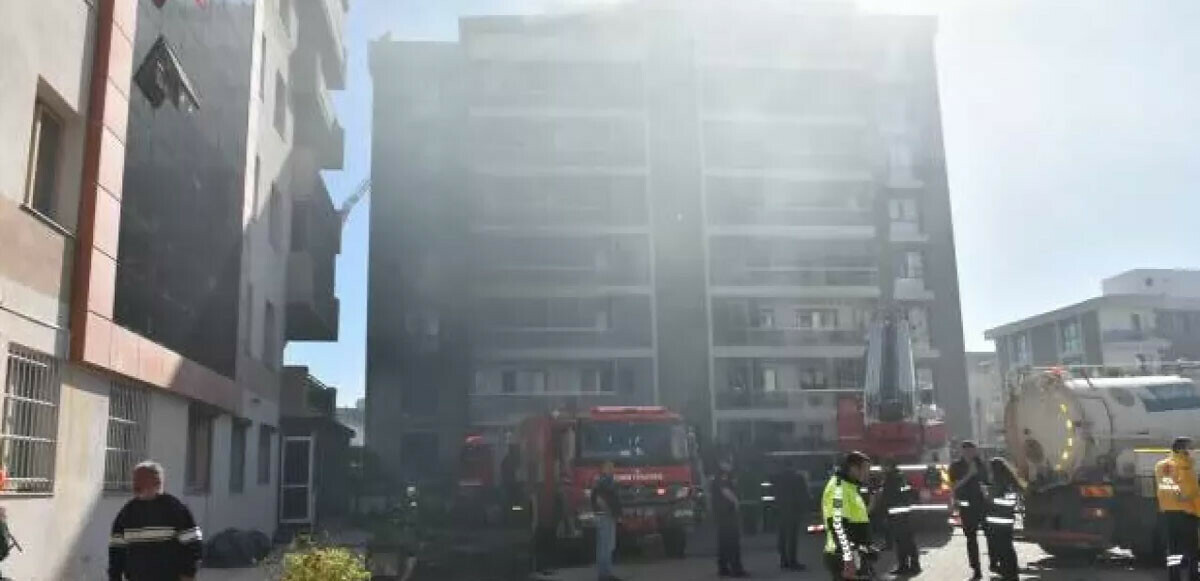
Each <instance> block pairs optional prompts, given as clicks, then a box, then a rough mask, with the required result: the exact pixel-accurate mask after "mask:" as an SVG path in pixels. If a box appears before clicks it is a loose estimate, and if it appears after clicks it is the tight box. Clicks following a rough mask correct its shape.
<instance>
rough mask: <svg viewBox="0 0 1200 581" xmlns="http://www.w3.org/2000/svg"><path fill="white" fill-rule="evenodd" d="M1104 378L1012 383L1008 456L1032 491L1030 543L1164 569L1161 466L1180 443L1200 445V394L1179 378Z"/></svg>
mask: <svg viewBox="0 0 1200 581" xmlns="http://www.w3.org/2000/svg"><path fill="white" fill-rule="evenodd" d="M1096 371H1097V370H1094V369H1093V370H1087V369H1083V370H1080V369H1077V368H1070V369H1068V368H1053V369H1042V370H1033V371H1026V372H1022V373H1021V374H1020V376H1019V377H1017V378H1016V380H1015V381H1012V382H1010V383H1009V386H1010V394H1009V401H1008V405H1007V408H1006V410H1005V439H1006V444H1007V451H1008V455H1009V457H1010V458H1011V460H1013V462H1014V464H1015V465H1016V467H1017V469H1018V472H1019V475H1020V477H1021V478H1022V479H1024V480H1025V481H1026V482H1027V483H1028V485H1029V487H1028V490H1027V493H1026V497H1025V515H1024V536H1025V538H1026V540H1029V541H1032V542H1035V543H1037V544H1038V545H1040V546H1041V547H1042V548H1043V549H1044V550H1046V552H1048V553H1050V554H1052V555H1059V556H1065V555H1074V556H1083V555H1088V554H1095V553H1098V552H1100V551H1104V550H1106V549H1109V548H1113V547H1120V548H1124V549H1128V550H1131V551H1132V552H1133V553H1134V556H1135V557H1137V558H1138V559H1139V560H1143V561H1145V562H1147V563H1161V562H1162V561H1161V558H1160V557H1161V555H1162V554H1163V551H1164V546H1163V540H1162V538H1161V535H1160V534H1159V531H1158V527H1157V515H1158V507H1157V501H1156V496H1155V490H1156V487H1155V480H1154V465H1155V463H1156V462H1158V461H1159V460H1161V459H1162V458H1164V457H1165V455H1166V453H1167V449H1166V446H1168V445H1169V443H1170V441H1171V439H1172V438H1174V437H1175V436H1191V437H1192V438H1195V440H1196V441H1197V442H1200V393H1198V392H1197V389H1196V385H1195V383H1194V382H1193V381H1192V380H1191V379H1189V378H1187V377H1184V376H1181V375H1171V374H1161V375H1141V376H1126V377H1104V378H1093V377H1091V376H1090V375H1091V374H1092V373H1094V372H1096ZM1106 373H1108V372H1106Z"/></svg>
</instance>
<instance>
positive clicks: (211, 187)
mask: <svg viewBox="0 0 1200 581" xmlns="http://www.w3.org/2000/svg"><path fill="white" fill-rule="evenodd" d="M0 16H2V17H3V18H2V19H0V21H2V22H4V23H5V24H4V25H3V27H4V29H5V31H6V32H8V33H11V34H0V39H2V40H0V47H2V48H3V49H4V53H5V54H7V55H13V56H12V58H10V59H8V60H7V61H6V62H7V64H8V65H9V66H6V67H4V69H3V71H2V72H0V77H2V78H3V80H4V82H5V86H6V87H8V90H6V91H5V95H4V98H3V99H2V100H0V126H3V127H5V128H6V129H8V130H9V133H10V134H11V135H14V136H20V138H19V139H13V140H10V142H9V145H8V146H6V147H4V148H2V153H0V160H2V161H0V194H2V195H0V221H2V222H3V224H2V225H0V246H3V247H4V248H7V249H16V250H15V251H13V252H6V253H5V254H4V255H3V257H0V362H2V363H3V364H2V365H0V381H2V383H3V385H4V392H3V399H4V406H5V409H6V410H7V412H6V414H5V418H6V419H4V420H3V421H0V457H2V458H0V463H3V465H4V466H5V468H6V472H7V476H8V478H7V481H6V484H5V487H4V490H2V491H0V496H3V497H4V499H5V508H6V510H7V514H8V520H9V524H10V526H11V527H12V528H13V529H14V530H16V531H19V532H18V534H19V535H20V538H21V541H22V544H23V546H24V547H25V551H26V552H24V553H19V554H15V555H13V556H11V557H10V558H9V559H8V560H7V561H6V562H5V572H6V573H7V574H9V575H12V576H15V577H17V578H30V579H33V578H54V579H90V578H96V577H101V576H103V574H104V573H103V571H104V567H105V564H106V562H107V549H108V547H107V545H108V541H107V537H108V531H109V527H110V525H111V522H112V519H113V517H114V516H115V515H116V512H117V510H119V508H120V507H121V505H122V504H123V503H124V502H125V501H126V500H127V499H128V498H129V489H130V476H131V474H130V473H131V471H132V467H133V466H134V465H135V464H136V463H137V462H139V461H142V460H144V459H155V460H158V461H159V462H161V463H162V464H163V465H164V466H165V468H166V471H167V478H166V488H167V490H168V491H169V492H171V493H172V494H174V495H176V496H177V497H179V498H180V499H182V500H183V501H184V502H185V503H186V504H188V505H189V506H190V507H191V508H192V511H193V513H194V514H195V516H196V518H197V520H198V522H199V524H200V525H201V527H203V528H204V529H206V530H208V531H214V530H216V531H219V530H223V529H225V528H230V527H236V528H242V529H258V530H262V531H264V532H266V533H268V534H271V533H272V531H273V530H274V528H275V525H276V519H277V515H276V510H275V508H276V498H277V496H278V486H279V480H278V475H277V471H276V466H278V463H279V460H280V453H279V452H280V447H279V444H278V442H279V438H278V431H279V430H278V427H279V400H280V395H279V372H280V367H281V361H282V351H283V345H284V336H283V331H284V328H285V326H286V313H285V311H284V305H285V300H286V296H287V292H286V290H287V289H286V288H285V285H286V282H287V281H286V279H287V271H286V265H287V259H286V258H287V256H288V253H289V248H288V243H289V241H290V239H291V237H292V232H291V231H290V229H289V222H290V219H289V213H290V207H291V203H290V196H289V193H290V184H289V183H288V182H289V180H288V179H287V176H288V175H289V171H288V170H287V169H286V168H287V159H288V156H289V150H290V149H291V147H292V133H293V128H294V125H295V124H296V123H297V121H298V120H301V119H302V118H303V116H302V115H297V114H296V112H295V111H294V110H293V109H292V108H291V107H290V100H289V99H288V98H287V94H286V86H287V85H288V79H289V74H288V73H289V71H288V67H287V66H286V64H287V62H288V60H289V55H290V54H291V52H292V50H293V49H295V48H296V46H297V45H296V42H297V39H296V37H295V36H294V33H293V31H294V27H295V25H296V22H295V18H296V16H295V12H294V11H293V10H292V9H291V4H290V3H289V2H286V1H282V0H281V1H279V2H275V1H272V0H257V1H250V0H246V1H239V2H221V3H212V2H210V3H187V2H168V3H159V2H154V1H153V0H97V1H95V2H82V3H81V2H68V1H65V0H52V1H49V2H41V3H15V4H13V5H11V6H9V5H5V7H4V8H0ZM50 30H53V31H55V34H48V33H47V32H46V31H50ZM63 39H75V40H74V41H72V42H66V41H64V40H63ZM268 79H270V80H271V82H267V80H268ZM281 86H282V87H284V89H283V91H282V94H281V90H280V88H279V87H281ZM251 288H253V289H254V290H252V291H251V290H250V289H251ZM330 292H331V291H330ZM47 519H49V520H47Z"/></svg>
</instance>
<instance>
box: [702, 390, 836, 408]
mask: <svg viewBox="0 0 1200 581" xmlns="http://www.w3.org/2000/svg"><path fill="white" fill-rule="evenodd" d="M820 389H822V390H825V389H835V388H820ZM846 390H847V391H850V390H851V388H846ZM836 399H837V398H836V395H834V394H829V393H823V392H822V391H817V390H816V389H813V390H809V389H788V390H775V391H763V390H734V389H726V390H722V391H718V392H717V393H716V400H717V401H716V404H717V409H723V410H738V409H780V408H785V409H802V408H808V409H814V410H828V411H829V412H830V414H832V412H833V410H834V409H835V408H836V406H837V401H836Z"/></svg>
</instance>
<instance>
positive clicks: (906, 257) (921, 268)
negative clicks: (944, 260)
mask: <svg viewBox="0 0 1200 581" xmlns="http://www.w3.org/2000/svg"><path fill="white" fill-rule="evenodd" d="M896 267H897V268H896V270H897V274H898V275H899V277H900V278H909V279H922V278H925V256H924V255H923V254H922V253H921V252H920V251H919V250H910V251H908V252H905V253H904V254H902V255H900V263H899V264H897V265H896Z"/></svg>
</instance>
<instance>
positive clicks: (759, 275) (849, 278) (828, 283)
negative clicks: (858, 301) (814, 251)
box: [712, 262, 879, 295]
mask: <svg viewBox="0 0 1200 581" xmlns="http://www.w3.org/2000/svg"><path fill="white" fill-rule="evenodd" d="M712 282H713V284H714V285H716V286H772V287H815V288H818V289H821V288H824V289H832V288H846V287H856V288H857V287H869V288H873V289H874V291H875V294H876V295H877V294H878V290H879V289H878V287H879V269H878V268H875V267H868V266H802V265H795V266H792V265H759V264H744V263H743V264H731V265H726V264H723V263H722V262H714V264H713V269H712Z"/></svg>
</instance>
